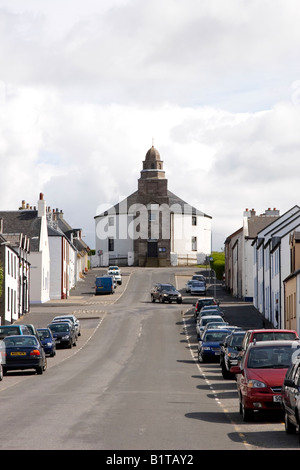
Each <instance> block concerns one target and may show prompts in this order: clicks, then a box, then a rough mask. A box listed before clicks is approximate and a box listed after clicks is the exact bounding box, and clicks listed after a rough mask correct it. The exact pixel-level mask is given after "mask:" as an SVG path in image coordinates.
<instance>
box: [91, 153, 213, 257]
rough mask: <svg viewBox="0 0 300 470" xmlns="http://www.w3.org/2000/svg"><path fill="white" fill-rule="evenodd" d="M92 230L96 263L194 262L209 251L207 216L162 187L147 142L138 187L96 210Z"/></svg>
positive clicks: (158, 161) (155, 155)
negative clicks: (114, 201)
mask: <svg viewBox="0 0 300 470" xmlns="http://www.w3.org/2000/svg"><path fill="white" fill-rule="evenodd" d="M95 232H96V258H97V264H98V265H99V266H107V265H109V264H119V265H122V264H123V265H124V264H125V265H126V264H128V265H138V266H170V265H179V264H184V265H186V264H195V263H197V261H198V262H199V261H204V259H205V257H206V256H207V255H209V254H210V253H211V217H210V216H208V215H207V214H204V213H203V212H201V211H199V210H197V209H196V208H194V207H193V206H191V205H190V204H188V203H186V202H185V201H183V200H182V199H181V198H179V197H178V196H176V195H175V194H174V193H172V192H171V191H169V190H168V180H167V179H166V178H165V172H164V170H163V161H162V160H161V159H160V154H159V152H158V151H157V150H156V149H155V148H154V147H153V146H152V148H151V149H150V150H149V151H148V152H147V154H146V157H145V160H144V161H143V169H142V171H141V175H140V178H139V180H138V190H137V191H136V192H134V193H133V194H131V195H130V196H128V197H127V198H126V199H123V200H121V201H120V202H119V203H118V204H116V205H115V206H113V207H111V208H110V209H108V210H107V211H105V212H103V213H101V214H97V215H96V216H95ZM94 264H95V263H94Z"/></svg>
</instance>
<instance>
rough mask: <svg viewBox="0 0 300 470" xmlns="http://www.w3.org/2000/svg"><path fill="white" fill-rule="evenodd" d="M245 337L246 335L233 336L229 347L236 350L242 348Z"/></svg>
mask: <svg viewBox="0 0 300 470" xmlns="http://www.w3.org/2000/svg"><path fill="white" fill-rule="evenodd" d="M244 336H245V333H241V334H237V335H232V336H231V338H230V339H229V345H230V346H232V347H233V348H235V347H236V346H241V344H242V342H243V339H244Z"/></svg>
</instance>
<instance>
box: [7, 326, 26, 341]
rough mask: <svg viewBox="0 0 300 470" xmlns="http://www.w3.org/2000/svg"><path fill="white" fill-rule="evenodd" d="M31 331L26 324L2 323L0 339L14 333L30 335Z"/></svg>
mask: <svg viewBox="0 0 300 470" xmlns="http://www.w3.org/2000/svg"><path fill="white" fill-rule="evenodd" d="M30 334H31V331H30V329H29V328H28V327H27V326H26V325H1V326H0V339H3V338H5V337H6V336H12V335H14V336H15V335H30Z"/></svg>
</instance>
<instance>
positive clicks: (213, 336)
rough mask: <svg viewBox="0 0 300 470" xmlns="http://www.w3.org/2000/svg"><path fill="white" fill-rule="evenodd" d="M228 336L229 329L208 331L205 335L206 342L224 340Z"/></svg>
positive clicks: (204, 340)
mask: <svg viewBox="0 0 300 470" xmlns="http://www.w3.org/2000/svg"><path fill="white" fill-rule="evenodd" d="M226 336H228V331H207V333H205V335H204V337H203V340H202V341H203V342H204V343H217V342H222V341H224V339H225V338H226Z"/></svg>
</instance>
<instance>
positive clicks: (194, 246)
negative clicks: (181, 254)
mask: <svg viewBox="0 0 300 470" xmlns="http://www.w3.org/2000/svg"><path fill="white" fill-rule="evenodd" d="M192 251H197V237H192Z"/></svg>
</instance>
